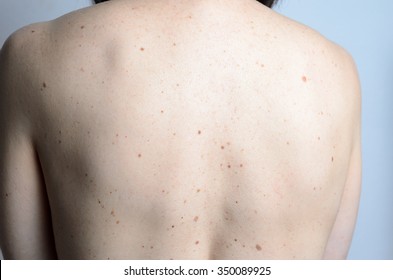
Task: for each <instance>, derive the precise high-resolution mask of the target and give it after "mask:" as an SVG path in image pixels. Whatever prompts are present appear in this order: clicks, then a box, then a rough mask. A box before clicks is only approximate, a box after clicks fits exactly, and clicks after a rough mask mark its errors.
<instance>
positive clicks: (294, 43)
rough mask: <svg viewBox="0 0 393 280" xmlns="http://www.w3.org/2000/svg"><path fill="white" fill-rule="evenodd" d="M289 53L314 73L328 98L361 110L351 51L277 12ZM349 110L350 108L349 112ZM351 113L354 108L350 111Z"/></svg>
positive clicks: (349, 107) (354, 111)
mask: <svg viewBox="0 0 393 280" xmlns="http://www.w3.org/2000/svg"><path fill="white" fill-rule="evenodd" d="M278 17H279V19H278V20H279V21H280V25H281V26H282V27H281V30H280V31H278V32H281V34H283V37H284V39H283V44H284V46H285V48H286V50H287V53H288V54H287V56H292V57H295V61H296V62H297V63H298V65H302V67H304V69H306V70H307V71H309V72H310V73H312V74H313V76H314V80H313V81H312V82H313V84H314V85H315V87H318V88H317V90H318V91H319V92H321V93H323V94H324V97H325V98H327V99H334V101H335V103H336V105H340V104H341V105H342V106H345V107H346V108H347V110H349V111H350V109H353V110H352V113H353V114H358V111H359V109H360V108H359V107H360V100H361V91H360V81H359V76H358V71H357V67H356V64H355V61H354V59H353V58H352V56H351V54H350V53H349V52H348V51H346V50H345V49H344V48H343V47H341V46H340V45H338V44H337V43H335V42H333V41H331V40H329V39H328V38H326V37H325V36H323V35H322V34H320V33H319V32H318V31H316V30H314V29H312V28H310V27H308V26H305V25H303V24H301V23H298V22H296V21H294V20H291V19H288V18H286V17H283V16H281V15H279V16H278ZM349 111H348V112H349ZM349 113H351V112H349Z"/></svg>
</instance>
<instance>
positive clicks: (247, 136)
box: [29, 1, 351, 259]
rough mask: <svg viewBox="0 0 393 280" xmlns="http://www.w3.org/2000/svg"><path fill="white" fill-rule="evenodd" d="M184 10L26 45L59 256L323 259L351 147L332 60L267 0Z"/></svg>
mask: <svg viewBox="0 0 393 280" xmlns="http://www.w3.org/2000/svg"><path fill="white" fill-rule="evenodd" d="M174 2H175V3H176V6H175V4H173V5H172V4H168V3H167V2H166V1H163V3H160V1H154V2H153V3H149V2H148V1H113V3H112V2H109V3H107V4H101V5H98V6H96V7H93V8H89V9H85V10H82V11H79V12H76V13H73V14H70V15H67V16H64V17H62V18H60V19H58V20H56V21H54V22H51V23H47V24H42V25H39V26H37V28H38V29H39V31H37V30H38V29H37V30H35V31H36V32H34V33H32V34H31V36H41V42H42V43H41V44H42V45H41V46H43V47H42V48H43V50H44V51H45V53H46V55H45V57H43V58H41V60H40V62H39V64H40V69H41V70H40V74H39V77H38V78H37V79H35V80H34V85H33V93H32V94H33V95H34V99H32V101H31V106H32V108H34V110H32V111H33V112H32V115H33V119H35V120H38V121H35V122H34V124H32V126H33V131H34V139H35V142H36V143H37V152H38V156H39V159H40V162H41V165H42V170H43V175H44V178H45V184H46V188H47V192H48V196H49V201H50V205H51V211H52V220H53V228H54V234H55V240H56V248H57V253H58V256H59V258H71V259H79V258H88V259H95V258H97V259H107V258H110V259H133V258H135V259H171V258H173V259H206V258H208V259H238V258H239V259H241V258H242V259H262V258H269V259H273V258H281V259H291V258H303V259H304V258H320V257H321V256H322V255H323V252H324V249H325V245H326V242H327V239H328V237H329V233H330V231H331V228H332V225H333V223H334V220H335V215H336V213H337V210H338V207H339V203H340V198H341V195H342V191H343V187H344V184H345V179H346V171H347V165H348V160H349V155H350V147H351V137H350V135H347V134H346V133H345V131H347V130H349V126H350V122H349V121H346V115H345V114H346V113H345V108H344V105H343V104H345V102H344V101H342V100H343V98H344V97H341V96H342V94H343V90H344V87H343V86H342V85H341V84H340V82H337V80H335V79H334V77H332V75H329V73H332V72H333V73H339V71H340V69H339V67H340V65H339V62H338V59H337V56H336V55H335V47H334V46H333V44H331V43H330V42H327V41H325V40H324V39H322V38H321V37H320V36H319V35H317V34H315V33H314V32H313V31H311V30H309V29H307V28H306V27H303V26H301V25H299V24H296V23H293V22H290V21H289V20H287V19H285V18H283V17H281V16H279V15H277V14H276V13H274V12H272V11H271V10H269V9H267V8H264V7H263V6H262V5H261V4H258V3H257V2H256V1H249V2H247V1H244V3H242V4H239V3H237V4H233V5H235V6H236V7H237V8H238V9H233V7H234V6H233V7H232V6H231V4H227V5H221V6H219V5H218V4H213V3H210V1H206V3H204V2H203V1H202V2H201V1H195V3H194V2H193V1H190V2H188V3H184V4H181V3H178V1H174ZM198 3H199V4H198ZM228 3H231V1H228ZM29 28H31V29H32V30H33V29H34V26H32V27H29ZM288 50H291V51H289V52H288ZM333 76H334V75H333Z"/></svg>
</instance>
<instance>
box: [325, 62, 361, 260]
mask: <svg viewBox="0 0 393 280" xmlns="http://www.w3.org/2000/svg"><path fill="white" fill-rule="evenodd" d="M345 59H346V61H347V67H346V71H347V73H346V74H345V75H344V77H343V78H344V80H345V81H346V85H347V86H346V91H347V92H346V93H345V94H346V95H348V98H346V99H347V101H348V104H347V106H348V107H347V108H348V111H349V112H350V115H349V117H350V118H351V124H352V128H353V130H352V132H353V137H352V149H351V156H350V160H349V166H348V172H347V178H346V183H345V187H344V191H343V194H342V198H341V203H340V208H339V211H338V213H337V216H336V220H335V223H334V225H333V228H332V231H331V233H330V236H329V240H328V243H327V246H326V248H325V254H324V258H325V259H345V258H346V257H347V254H348V251H349V248H350V245H351V241H352V235H353V231H354V228H355V224H356V220H357V213H358V207H359V199H360V191H361V177H362V159H361V94H360V85H359V79H358V76H357V71H356V67H355V65H354V63H353V61H352V59H351V58H350V57H348V55H346V58H345Z"/></svg>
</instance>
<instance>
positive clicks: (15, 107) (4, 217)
mask: <svg viewBox="0 0 393 280" xmlns="http://www.w3.org/2000/svg"><path fill="white" fill-rule="evenodd" d="M24 44H25V42H24V38H23V34H17V35H13V36H11V37H10V39H8V40H7V42H6V44H5V45H4V46H3V48H2V51H1V53H0V131H1V134H0V245H1V249H2V251H3V255H4V257H5V258H6V259H46V258H55V257H56V253H55V248H54V242H53V233H52V227H51V217H50V209H49V203H48V199H47V194H46V190H45V184H44V180H43V177H42V173H41V169H40V164H39V160H38V157H37V155H36V152H35V148H34V144H33V141H32V137H31V131H30V130H31V128H30V127H31V126H29V120H28V119H29V116H28V114H27V113H26V107H23V104H26V103H28V102H27V101H26V100H24V99H25V95H24V91H27V88H28V84H29V83H28V80H29V79H28V77H26V75H25V72H26V71H24V69H23V68H24V64H25V63H28V61H23V59H24V58H25V57H24V55H23V47H24ZM22 107H23V108H22Z"/></svg>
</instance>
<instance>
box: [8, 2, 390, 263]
mask: <svg viewBox="0 0 393 280" xmlns="http://www.w3.org/2000/svg"><path fill="white" fill-rule="evenodd" d="M90 3H91V2H90V0H17V1H11V0H0V45H2V44H3V42H4V40H5V39H6V38H7V37H8V36H9V35H10V34H11V33H12V32H13V31H15V30H16V29H18V28H19V27H22V26H24V25H26V24H29V23H32V22H37V21H43V20H49V19H53V18H55V17H57V16H60V15H62V14H64V13H67V12H69V11H72V10H75V9H77V8H81V7H85V6H88V5H90ZM276 10H277V11H278V12H280V13H282V14H284V15H286V16H288V17H290V18H293V19H295V20H297V21H299V22H302V23H304V24H306V25H308V26H310V27H312V28H314V29H316V30H317V31H319V32H320V33H322V34H323V35H324V36H326V37H328V38H329V39H331V40H333V41H335V42H336V43H338V44H340V45H341V46H343V47H344V48H345V49H347V50H348V51H349V52H350V53H351V54H352V56H353V57H354V59H355V61H356V63H357V65H358V69H359V75H360V79H361V83H362V92H363V104H362V109H363V118H362V122H363V133H362V136H363V191H362V197H361V204H360V210H359V218H358V223H357V227H356V231H355V235H354V238H353V242H352V246H351V250H350V253H349V258H350V259H393V148H392V145H393V1H391V0H379V1H366V0H360V1H356V0H325V1H324V0H281V2H280V4H279V5H278V7H277V8H276Z"/></svg>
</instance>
